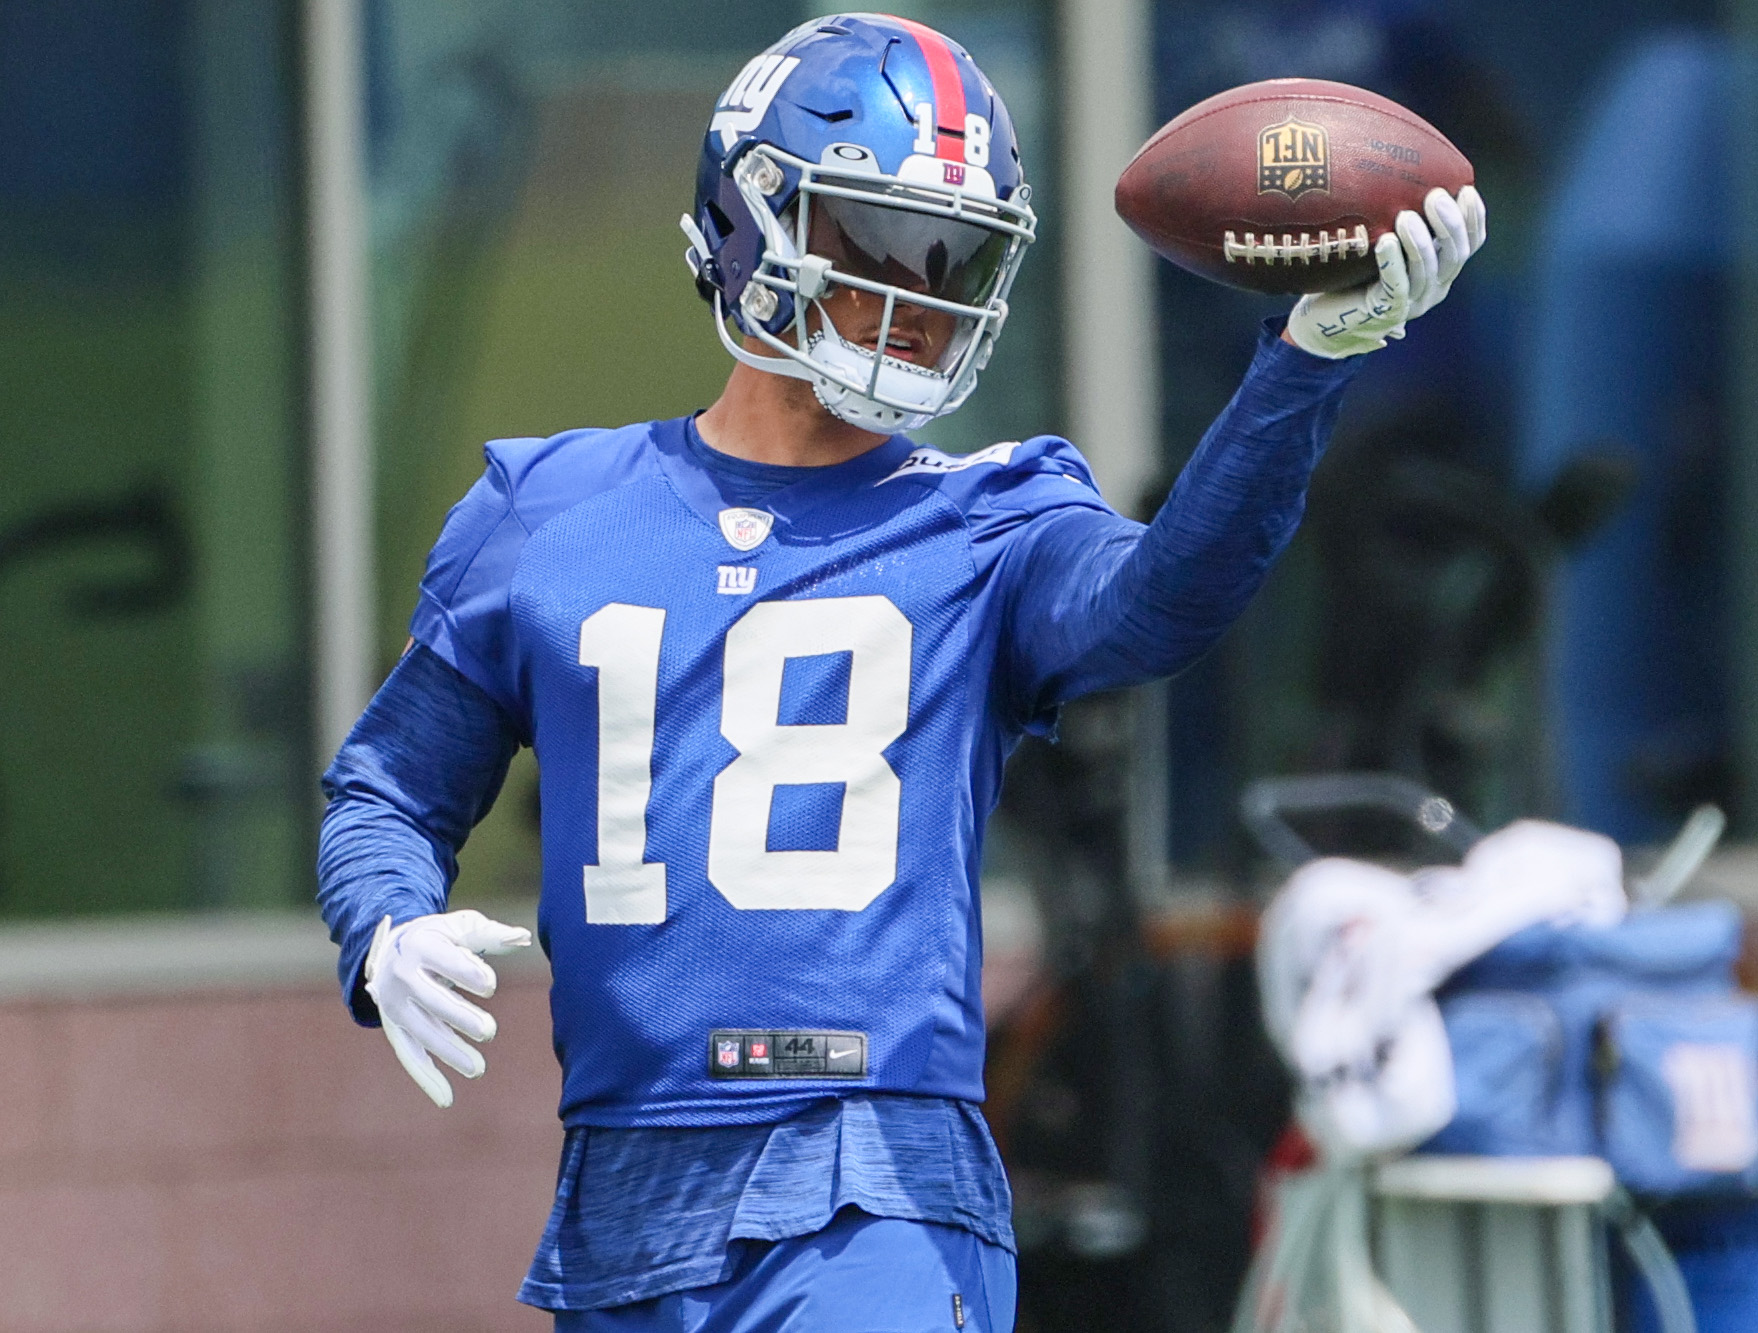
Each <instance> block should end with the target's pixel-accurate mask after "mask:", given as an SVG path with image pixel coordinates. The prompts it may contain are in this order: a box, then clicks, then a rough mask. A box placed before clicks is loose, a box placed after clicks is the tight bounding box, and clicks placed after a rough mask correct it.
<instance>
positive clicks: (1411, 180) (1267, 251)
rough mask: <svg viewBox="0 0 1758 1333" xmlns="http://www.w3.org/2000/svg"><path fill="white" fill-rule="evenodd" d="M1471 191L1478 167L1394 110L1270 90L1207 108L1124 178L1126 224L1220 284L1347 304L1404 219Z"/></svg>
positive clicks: (1229, 97)
mask: <svg viewBox="0 0 1758 1333" xmlns="http://www.w3.org/2000/svg"><path fill="white" fill-rule="evenodd" d="M1470 184H1472V173H1471V163H1470V162H1468V161H1466V159H1465V155H1464V154H1463V153H1461V152H1460V151H1459V150H1458V149H1457V148H1455V147H1453V145H1452V144H1451V143H1449V142H1448V141H1447V138H1446V136H1445V135H1443V134H1442V133H1441V132H1440V131H1439V130H1437V129H1435V128H1434V126H1432V125H1430V124H1429V123H1428V122H1427V121H1425V120H1423V119H1422V117H1420V116H1417V115H1414V114H1412V113H1411V112H1409V111H1406V110H1405V109H1404V108H1403V107H1401V106H1399V105H1398V104H1397V103H1396V102H1394V101H1391V100H1390V99H1389V98H1385V97H1381V96H1380V95H1379V94H1378V93H1370V92H1368V91H1367V90H1366V89H1365V88H1352V87H1350V86H1349V85H1348V84H1346V83H1331V82H1329V81H1327V80H1324V79H1266V80H1265V81H1264V82H1262V83H1248V84H1246V85H1245V86H1243V87H1240V88H1233V89H1230V90H1229V91H1227V92H1224V93H1217V94H1216V95H1215V96H1213V97H1211V98H1209V99H1208V100H1207V101H1205V102H1198V103H1197V104H1196V105H1195V106H1193V107H1191V108H1190V110H1188V111H1186V112H1184V114H1182V115H1181V116H1179V117H1177V118H1176V119H1175V120H1172V121H1171V122H1169V123H1168V124H1167V125H1165V126H1164V127H1162V128H1161V130H1160V131H1159V133H1157V134H1156V135H1154V137H1153V138H1151V139H1149V140H1148V141H1147V143H1145V144H1143V145H1142V148H1141V151H1140V152H1138V153H1137V154H1136V155H1135V157H1134V158H1133V159H1132V160H1131V161H1130V163H1129V165H1128V166H1127V167H1125V168H1124V169H1123V175H1122V176H1120V177H1118V180H1117V213H1118V215H1119V216H1120V217H1121V218H1122V219H1123V220H1124V221H1125V222H1127V223H1128V224H1129V225H1130V228H1131V229H1132V230H1133V231H1134V232H1135V234H1136V235H1137V236H1140V237H1141V238H1142V239H1143V240H1144V241H1146V242H1147V243H1148V244H1149V245H1150V246H1152V247H1153V248H1154V250H1155V251H1156V252H1158V253H1159V254H1161V255H1163V256H1165V257H1166V258H1167V259H1170V260H1171V261H1172V262H1173V263H1174V264H1177V265H1179V266H1180V267H1181V268H1187V269H1189V270H1190V271H1191V272H1192V273H1197V274H1201V275H1202V276H1203V277H1205V278H1213V279H1214V280H1215V281H1216V282H1224V283H1226V284H1227V285H1229V286H1232V287H1247V288H1250V289H1251V290H1253V291H1259V292H1320V291H1335V290H1337V289H1338V288H1340V287H1350V286H1354V285H1355V284H1357V283H1362V282H1366V281H1367V280H1368V279H1369V278H1371V277H1372V276H1373V274H1374V261H1373V243H1374V241H1376V240H1378V239H1379V237H1380V236H1381V235H1383V234H1384V233H1386V232H1388V231H1390V230H1391V229H1392V224H1393V221H1394V219H1395V218H1396V217H1397V215H1398V213H1399V211H1400V210H1401V209H1406V208H1412V209H1415V210H1416V211H1417V212H1419V213H1420V212H1421V211H1422V201H1423V198H1424V196H1426V195H1427V194H1428V192H1429V191H1430V190H1431V189H1433V188H1434V187H1435V186H1437V185H1439V186H1441V187H1443V188H1444V189H1446V190H1447V191H1449V192H1451V193H1457V192H1458V191H1459V190H1460V189H1462V188H1463V187H1464V186H1466V185H1470Z"/></svg>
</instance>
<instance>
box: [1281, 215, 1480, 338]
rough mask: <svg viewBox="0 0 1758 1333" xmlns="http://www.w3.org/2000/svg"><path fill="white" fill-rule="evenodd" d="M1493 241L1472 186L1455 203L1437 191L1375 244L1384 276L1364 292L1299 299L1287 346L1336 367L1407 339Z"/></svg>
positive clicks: (1291, 318) (1376, 258) (1360, 289)
mask: <svg viewBox="0 0 1758 1333" xmlns="http://www.w3.org/2000/svg"><path fill="white" fill-rule="evenodd" d="M1424 215H1426V221H1425V220H1424ZM1488 234H1489V227H1488V217H1487V214H1486V212H1485V209H1484V206H1483V196H1482V195H1480V194H1479V193H1478V192H1477V190H1476V188H1475V187H1473V186H1470V185H1467V186H1466V187H1465V188H1464V189H1462V190H1460V191H1459V197H1458V198H1457V199H1455V198H1454V197H1453V196H1452V195H1450V194H1448V193H1447V192H1446V191H1445V190H1443V189H1440V188H1439V187H1438V186H1437V187H1436V188H1435V189H1432V190H1430V191H1429V192H1428V197H1427V199H1426V200H1425V201H1424V203H1423V213H1422V214H1421V215H1419V214H1417V213H1415V212H1414V211H1412V210H1410V209H1406V210H1404V211H1403V212H1402V213H1400V214H1398V218H1397V226H1396V227H1395V229H1394V230H1392V231H1389V232H1387V233H1386V234H1385V235H1384V236H1381V237H1380V238H1379V240H1378V241H1377V242H1375V244H1374V248H1373V253H1374V261H1375V263H1377V264H1378V266H1379V277H1378V278H1377V279H1376V280H1375V281H1373V282H1369V283H1368V284H1366V285H1365V286H1363V287H1357V288H1353V289H1350V290H1345V291H1340V292H1315V293H1312V294H1309V295H1307V296H1303V297H1301V298H1300V300H1299V302H1298V303H1297V304H1296V305H1295V307H1294V309H1293V310H1292V311H1290V312H1289V315H1288V340H1289V341H1290V342H1292V343H1293V344H1294V345H1295V346H1296V347H1299V348H1301V349H1302V350H1304V351H1308V352H1311V353H1312V354H1313V355H1314V356H1322V357H1325V358H1326V359H1327V360H1332V361H1335V360H1340V359H1342V358H1343V357H1346V356H1359V355H1361V354H1362V353H1363V352H1373V351H1377V350H1378V349H1380V348H1382V347H1384V346H1385V345H1386V340H1387V339H1388V338H1402V337H1403V336H1404V326H1405V325H1406V324H1407V323H1409V321H1411V320H1413V319H1415V318H1417V317H1418V316H1419V315H1423V314H1426V313H1427V312H1428V311H1430V310H1432V309H1434V308H1435V306H1437V305H1439V304H1440V303H1441V301H1442V300H1444V299H1445V298H1446V295H1447V293H1448V292H1450V291H1451V290H1452V289H1453V280H1454V279H1455V278H1457V277H1458V276H1459V270H1460V269H1462V268H1464V267H1465V261H1466V260H1467V259H1469V258H1471V256H1472V255H1474V254H1476V253H1477V251H1479V250H1480V249H1482V248H1483V243H1484V241H1485V240H1486V239H1487V237H1488Z"/></svg>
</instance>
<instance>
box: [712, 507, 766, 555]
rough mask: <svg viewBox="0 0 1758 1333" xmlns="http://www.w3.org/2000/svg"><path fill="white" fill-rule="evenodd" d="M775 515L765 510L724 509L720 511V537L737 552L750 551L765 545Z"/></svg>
mask: <svg viewBox="0 0 1758 1333" xmlns="http://www.w3.org/2000/svg"><path fill="white" fill-rule="evenodd" d="M774 523H775V515H774V514H771V513H769V512H768V511H767V510H763V509H723V510H721V511H720V535H721V536H723V537H725V538H726V539H727V541H728V542H730V543H731V544H732V547H733V549H734V550H735V551H749V550H753V549H755V548H756V547H759V546H761V545H762V544H763V539H764V538H765V537H767V536H768V535H769V529H770V528H771V527H772V526H773V525H774Z"/></svg>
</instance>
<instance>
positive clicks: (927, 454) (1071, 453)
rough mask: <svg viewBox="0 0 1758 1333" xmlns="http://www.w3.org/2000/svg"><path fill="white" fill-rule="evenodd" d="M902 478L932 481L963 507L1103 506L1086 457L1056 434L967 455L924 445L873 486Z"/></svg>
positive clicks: (1039, 507)
mask: <svg viewBox="0 0 1758 1333" xmlns="http://www.w3.org/2000/svg"><path fill="white" fill-rule="evenodd" d="M903 478H908V479H910V480H912V481H915V482H918V483H926V484H928V485H931V486H933V487H934V488H935V489H936V490H938V491H940V492H941V493H942V494H943V495H945V496H946V497H947V498H948V499H949V500H952V501H953V502H954V503H956V504H958V505H960V507H961V508H966V509H968V508H969V507H970V506H971V505H973V504H980V503H982V502H983V501H985V500H986V501H988V502H989V503H990V504H994V505H999V506H1000V507H1003V508H1026V509H1041V508H1048V507H1054V506H1057V505H1061V504H1080V503H1084V504H1089V505H1094V506H1099V507H1103V506H1104V501H1103V499H1101V498H1100V496H1099V488H1098V486H1097V484H1096V483H1095V482H1094V481H1093V470H1092V468H1091V467H1089V466H1088V464H1087V460H1086V459H1084V458H1082V457H1081V454H1080V451H1079V450H1078V449H1076V448H1075V447H1074V446H1073V445H1072V444H1070V443H1069V442H1068V441H1067V440H1065V439H1063V438H1062V437H1061V436H1059V435H1034V436H1033V437H1032V438H1031V439H1029V440H1023V441H1021V440H1005V441H1003V442H1002V443H1000V444H992V445H990V446H989V447H988V448H987V449H979V450H977V451H976V452H975V453H970V454H948V453H943V452H941V451H940V450H939V449H931V448H927V447H923V448H920V449H916V450H914V451H913V452H912V453H911V454H910V455H909V457H907V458H905V459H904V461H903V462H902V463H901V464H899V465H898V467H897V468H896V469H895V470H894V471H892V472H891V473H890V474H889V475H888V476H886V477H884V478H882V479H881V480H880V481H879V482H877V483H876V484H877V485H880V486H883V485H884V484H885V483H886V482H889V481H894V480H899V479H903Z"/></svg>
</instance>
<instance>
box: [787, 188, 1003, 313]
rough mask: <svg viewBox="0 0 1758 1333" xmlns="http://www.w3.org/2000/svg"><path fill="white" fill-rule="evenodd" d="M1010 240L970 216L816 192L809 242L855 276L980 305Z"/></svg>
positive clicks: (995, 278)
mask: <svg viewBox="0 0 1758 1333" xmlns="http://www.w3.org/2000/svg"><path fill="white" fill-rule="evenodd" d="M1009 243H1010V238H1009V237H1008V236H1007V235H1006V234H1005V233H1004V232H998V231H991V230H990V229H989V228H987V227H983V226H978V225H977V224H976V223H973V222H960V221H958V220H957V219H955V218H943V217H935V216H933V215H932V214H927V213H914V212H911V211H909V210H907V209H902V208H889V207H887V206H885V205H884V204H867V203H861V202H859V201H857V200H854V199H844V198H839V197H837V196H834V195H822V194H821V195H815V196H814V197H813V199H812V231H811V235H810V237H809V238H808V241H807V248H808V249H809V250H810V251H811V252H812V253H813V254H815V255H821V256H822V257H823V258H825V259H828V260H829V261H830V262H831V263H832V264H834V265H835V266H836V268H837V269H838V270H839V271H841V272H843V273H847V274H850V275H852V276H854V277H857V278H866V279H868V280H869V281H871V282H883V283H888V284H890V285H891V286H893V287H901V288H903V289H904V290H905V291H909V292H919V293H921V294H922V295H924V296H935V297H939V298H940V299H941V300H944V301H956V302H957V303H958V304H960V305H974V306H980V305H983V304H984V303H985V302H987V301H988V299H989V298H990V297H991V296H993V295H994V294H995V288H996V286H997V284H998V283H999V281H1000V279H1001V270H1002V267H1003V265H1005V264H1006V262H1007V252H1008V248H1009Z"/></svg>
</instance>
